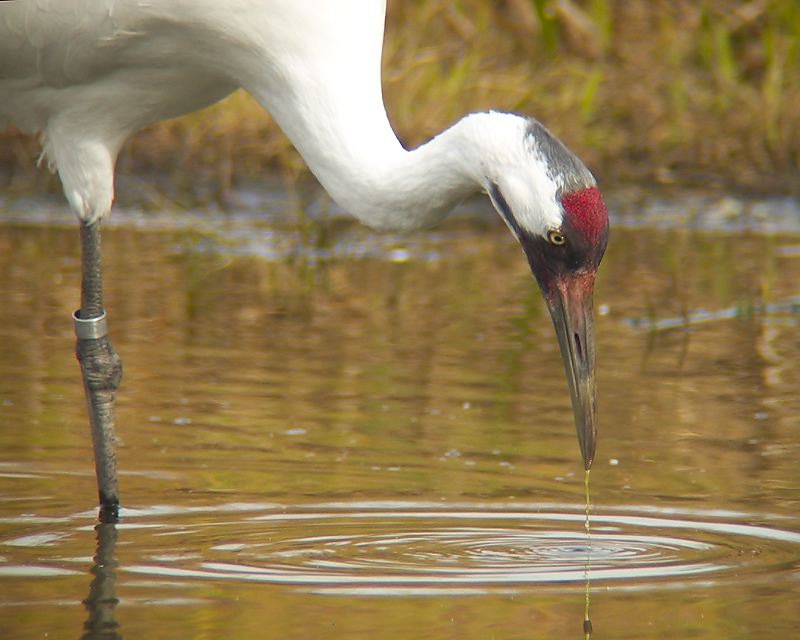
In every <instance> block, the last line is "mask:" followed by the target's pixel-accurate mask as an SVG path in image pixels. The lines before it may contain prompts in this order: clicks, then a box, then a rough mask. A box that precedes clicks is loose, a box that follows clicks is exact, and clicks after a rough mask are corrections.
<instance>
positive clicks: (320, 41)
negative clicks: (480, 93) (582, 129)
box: [235, 2, 485, 231]
mask: <svg viewBox="0 0 800 640" xmlns="http://www.w3.org/2000/svg"><path fill="white" fill-rule="evenodd" d="M313 7H314V11H313V12H311V13H309V14H308V15H302V16H298V19H297V20H295V21H293V22H291V21H290V22H289V23H287V25H286V26H285V28H282V29H275V30H272V31H270V32H267V33H260V32H259V33H255V32H253V31H250V32H248V33H247V34H246V35H247V39H248V41H249V45H248V46H247V47H244V48H242V49H240V50H239V55H240V56H241V57H242V58H243V59H242V60H241V61H240V63H238V64H236V65H235V69H236V75H237V76H238V77H237V81H238V84H239V85H240V86H242V87H243V88H244V89H245V90H246V91H248V92H249V93H251V94H252V95H253V96H254V97H255V98H256V99H257V100H258V101H259V102H260V103H261V105H262V106H264V108H265V109H266V110H267V111H268V112H269V113H270V115H271V116H272V117H273V118H274V119H275V120H276V122H277V123H278V125H279V126H280V127H281V129H282V130H283V132H284V133H285V134H286V135H287V136H288V137H289V139H290V140H291V141H292V143H293V144H294V146H295V147H296V148H297V150H298V151H299V152H300V154H301V155H302V156H303V159H304V160H305V162H306V163H307V164H308V166H309V168H310V169H311V171H312V172H313V173H314V175H315V176H316V177H317V179H318V180H319V181H320V183H322V186H323V187H324V188H325V190H326V191H327V192H328V193H329V194H330V195H331V196H332V197H333V199H334V200H335V201H336V202H337V203H338V204H339V205H341V206H342V207H343V208H345V209H346V210H347V211H348V212H349V213H351V214H352V215H354V216H355V217H356V218H358V219H359V220H360V221H361V222H363V223H364V224H366V225H368V226H370V227H373V228H376V229H380V230H396V231H410V230H414V229H422V228H425V227H429V226H432V225H434V224H436V223H438V222H440V221H441V220H443V219H444V218H445V217H446V216H447V214H448V213H449V212H450V211H451V210H452V209H453V207H454V206H455V205H456V204H458V202H459V201H461V200H462V199H463V198H465V197H466V196H468V195H470V194H472V193H475V192H476V191H480V190H481V189H484V188H485V185H482V184H481V182H480V180H479V177H478V174H479V170H478V168H477V167H475V166H474V165H476V164H478V165H479V164H480V163H479V162H478V161H477V160H475V159H474V157H473V155H474V154H471V153H470V150H469V148H468V147H469V145H468V140H467V137H468V136H466V135H465V133H466V129H469V127H464V126H462V123H463V121H462V123H459V124H456V125H455V126H454V127H452V128H451V129H449V130H447V131H445V132H444V133H442V134H441V135H439V136H437V137H436V138H435V139H434V140H432V141H430V142H429V143H428V144H426V145H423V146H422V147H420V148H418V149H416V150H414V151H407V150H406V149H404V148H403V146H402V144H401V143H400V141H399V140H398V139H397V136H396V135H395V133H394V131H393V130H392V127H391V125H390V124H389V121H388V118H387V115H386V110H385V108H384V104H383V97H382V92H381V78H380V73H381V69H380V58H381V47H382V36H383V29H382V23H383V5H382V3H380V2H376V3H367V4H365V3H363V2H352V3H349V2H341V3H340V2H337V3H321V4H320V3H313ZM285 10H286V11H288V12H298V11H305V10H306V5H305V4H303V3H299V4H297V3H296V4H293V5H291V6H289V5H288V4H287V6H286V7H285ZM309 11H310V9H309ZM343 12H344V13H346V14H347V15H346V16H343V15H341V14H342V13H343ZM347 12H350V13H347ZM373 14H374V15H373ZM344 17H346V18H347V20H348V22H349V23H351V26H352V29H347V30H344V32H343V33H339V31H341V30H339V31H337V30H335V29H333V30H332V29H330V28H328V23H329V22H330V21H331V20H342V19H343V18H344ZM295 23H296V24H302V25H303V28H304V31H303V32H302V33H294V32H292V30H291V29H292V26H293V24H295ZM243 31H244V29H243ZM354 34H356V35H355V36H354Z"/></svg>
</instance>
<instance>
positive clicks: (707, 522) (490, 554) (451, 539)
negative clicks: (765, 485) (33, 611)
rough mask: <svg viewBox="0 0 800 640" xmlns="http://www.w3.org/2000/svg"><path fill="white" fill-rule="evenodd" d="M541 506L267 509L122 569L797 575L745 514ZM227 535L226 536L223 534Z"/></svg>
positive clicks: (491, 583)
mask: <svg viewBox="0 0 800 640" xmlns="http://www.w3.org/2000/svg"><path fill="white" fill-rule="evenodd" d="M410 506H413V508H409V507H410ZM547 507H549V508H543V506H542V505H538V506H532V507H531V508H530V510H515V511H510V510H501V509H497V508H489V507H487V508H481V509H479V510H473V509H471V510H459V509H454V510H443V509H441V506H440V505H432V504H414V505H409V504H402V505H399V504H374V503H369V504H352V503H349V504H343V505H330V504H328V505H318V506H316V507H306V508H304V509H302V510H297V511H294V512H286V511H280V512H278V511H277V509H274V510H273V511H270V512H267V513H261V514H258V515H253V514H250V515H247V516H246V517H245V518H243V519H237V520H236V522H230V521H228V522H219V521H218V522H216V523H214V525H213V539H214V544H213V545H211V546H210V547H208V548H207V550H206V551H205V552H203V553H201V554H200V556H199V557H198V556H196V555H195V556H193V557H187V556H185V555H182V554H175V555H173V556H169V555H166V556H165V555H164V554H161V555H158V554H152V555H150V556H147V560H151V562H143V563H141V564H137V565H135V566H129V567H128V568H127V569H125V570H127V571H132V572H135V573H138V574H148V575H158V576H171V577H173V578H177V577H181V578H197V579H231V580H246V581H257V582H265V583H274V584H291V585H297V586H298V587H303V586H305V587H306V588H309V589H312V590H317V591H319V590H323V591H330V590H338V591H347V592H358V593H368V594H383V595H386V594H393V593H404V592H411V591H414V592H423V593H428V592H430V593H437V592H446V593H452V592H454V591H455V592H461V591H464V592H476V591H477V592H484V591H486V590H487V589H497V588H503V587H506V588H514V589H517V588H520V587H522V586H525V585H541V584H558V583H574V582H585V581H586V580H590V581H591V583H592V584H593V585H597V584H598V583H602V582H606V581H626V582H627V583H635V584H638V585H640V586H643V585H645V584H647V585H650V586H652V585H655V584H658V585H664V584H669V583H674V582H675V581H680V582H685V581H692V580H698V579H700V577H702V579H703V580H704V581H706V582H708V581H712V582H714V583H718V582H722V581H726V580H732V579H734V578H735V579H736V580H739V581H741V580H743V579H747V577H748V576H749V577H750V578H751V579H759V577H761V578H763V579H766V576H769V575H773V576H774V574H775V572H776V571H783V572H785V571H786V567H791V566H794V567H795V569H794V571H795V574H797V569H796V567H798V566H800V533H798V532H795V531H787V530H783V529H780V528H777V527H773V526H765V525H761V524H759V525H756V524H747V523H746V521H747V520H748V519H749V518H748V516H747V514H741V513H736V514H732V513H717V514H713V515H711V516H709V515H708V514H698V513H691V512H683V513H676V512H674V511H673V512H670V513H659V512H657V511H656V510H649V513H648V514H647V515H641V514H631V513H630V512H623V513H600V514H596V515H592V531H591V534H587V532H586V531H585V529H584V527H583V524H584V515H583V514H581V513H580V512H579V510H578V507H577V506H576V507H575V511H574V512H569V511H567V510H565V509H564V508H563V507H561V508H560V510H555V509H553V508H552V507H553V505H547ZM187 531H188V533H187ZM225 531H227V532H228V533H229V535H230V539H229V540H221V535H222V537H224V532H225ZM182 532H183V533H182V534H181V535H183V536H186V535H189V537H190V538H193V539H194V542H193V544H196V543H198V542H199V540H200V539H201V538H202V537H203V536H205V535H209V534H210V533H211V531H210V529H209V527H208V524H206V525H201V526H198V527H197V528H196V529H194V530H193V529H192V528H191V527H187V526H186V525H185V524H184V525H183V526H182ZM167 533H168V532H165V531H162V532H159V534H158V536H159V537H161V536H163V535H166V534H167ZM796 577H797V575H796Z"/></svg>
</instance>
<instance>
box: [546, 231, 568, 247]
mask: <svg viewBox="0 0 800 640" xmlns="http://www.w3.org/2000/svg"><path fill="white" fill-rule="evenodd" d="M547 239H548V240H549V241H550V243H551V244H554V245H556V246H559V247H560V246H561V245H562V244H567V239H566V238H565V237H564V234H563V233H561V232H560V231H555V230H553V231H548V232H547Z"/></svg>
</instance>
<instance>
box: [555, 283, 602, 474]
mask: <svg viewBox="0 0 800 640" xmlns="http://www.w3.org/2000/svg"><path fill="white" fill-rule="evenodd" d="M552 284H553V289H552V291H551V292H550V295H545V301H546V302H547V306H548V308H549V309H550V315H551V316H552V318H553V324H554V325H555V328H556V335H557V336H558V344H559V346H560V347H561V357H562V358H563V359H564V369H565V370H566V372H567V382H568V383H569V393H570V396H571V397H572V413H573V414H574V416H575V427H576V429H577V430H578V443H579V444H580V447H581V455H582V456H583V465H584V468H585V469H587V470H588V469H590V468H591V466H592V461H593V460H594V450H595V446H596V444H597V412H596V409H595V399H596V397H597V392H596V389H595V375H594V319H593V316H592V294H593V291H594V274H588V273H587V274H579V275H577V276H576V275H573V274H569V275H564V276H562V277H561V278H559V279H557V280H555V281H554V282H553V283H552Z"/></svg>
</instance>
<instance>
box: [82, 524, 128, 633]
mask: <svg viewBox="0 0 800 640" xmlns="http://www.w3.org/2000/svg"><path fill="white" fill-rule="evenodd" d="M95 531H96V532H97V555H96V556H95V557H94V566H93V567H92V571H91V572H92V574H93V575H94V580H92V585H91V587H90V588H89V596H88V597H87V598H86V599H85V600H84V601H83V604H84V605H85V606H86V610H87V611H88V612H89V619H88V620H87V621H86V622H85V623H84V625H83V628H84V629H85V630H86V632H85V633H84V634H83V636H82V638H83V639H84V640H116V639H117V638H122V634H121V633H120V632H119V624H118V623H117V619H116V616H115V609H116V606H117V603H118V602H119V600H117V596H116V593H115V583H116V575H115V571H114V570H115V569H116V568H117V566H118V563H117V560H116V558H115V556H114V551H115V548H116V545H117V527H116V525H115V524H113V523H100V524H98V525H97V526H96V527H95Z"/></svg>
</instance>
